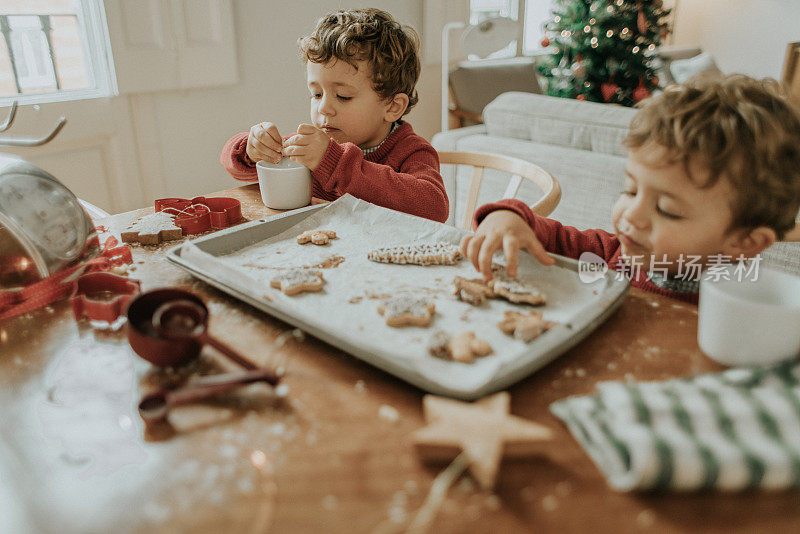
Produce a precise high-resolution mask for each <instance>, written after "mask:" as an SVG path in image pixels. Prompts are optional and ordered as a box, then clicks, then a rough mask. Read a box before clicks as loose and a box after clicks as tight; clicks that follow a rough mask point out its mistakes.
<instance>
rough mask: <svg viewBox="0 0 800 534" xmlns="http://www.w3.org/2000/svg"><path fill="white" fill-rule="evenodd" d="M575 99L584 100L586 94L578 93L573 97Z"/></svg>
mask: <svg viewBox="0 0 800 534" xmlns="http://www.w3.org/2000/svg"><path fill="white" fill-rule="evenodd" d="M575 99H576V100H586V95H578V96H576V97H575Z"/></svg>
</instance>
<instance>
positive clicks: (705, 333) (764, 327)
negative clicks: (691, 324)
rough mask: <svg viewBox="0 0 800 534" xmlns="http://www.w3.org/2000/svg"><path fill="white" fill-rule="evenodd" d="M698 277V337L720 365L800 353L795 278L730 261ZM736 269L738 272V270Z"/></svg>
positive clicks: (798, 280) (799, 285)
mask: <svg viewBox="0 0 800 534" xmlns="http://www.w3.org/2000/svg"><path fill="white" fill-rule="evenodd" d="M718 272H719V273H721V274H724V275H725V276H724V277H718V276H716V275H715V274H714V275H712V273H710V272H706V273H704V274H703V278H702V279H701V281H700V303H699V311H698V314H699V321H698V327H697V342H698V343H699V345H700V349H701V350H702V351H703V352H704V353H705V354H706V355H707V356H708V357H710V358H711V359H713V360H715V361H717V362H719V363H722V364H724V365H733V366H747V365H769V364H773V363H777V362H779V361H781V360H785V359H788V358H792V357H796V356H798V355H800V277H797V276H793V275H791V274H788V273H784V272H781V271H776V270H773V269H769V268H765V267H759V268H758V269H754V270H753V272H752V273H750V274H749V275H747V276H743V277H742V276H740V275H741V271H738V272H737V271H736V267H735V265H729V266H726V267H725V269H724V270H721V271H718ZM737 273H738V274H737Z"/></svg>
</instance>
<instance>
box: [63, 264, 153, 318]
mask: <svg viewBox="0 0 800 534" xmlns="http://www.w3.org/2000/svg"><path fill="white" fill-rule="evenodd" d="M76 282H77V283H76V284H75V289H74V290H73V292H72V296H71V297H70V302H71V304H72V312H73V314H74V315H75V320H76V321H80V320H81V319H82V318H84V317H86V318H88V319H90V320H93V321H105V322H107V323H113V322H114V321H116V320H117V319H118V318H119V317H120V316H121V315H122V314H123V313H124V312H125V309H126V308H127V307H128V303H129V302H130V301H131V299H133V297H135V296H136V295H137V294H139V292H140V291H141V282H139V280H134V279H131V278H126V277H124V276H118V275H116V274H112V273H105V272H100V273H89V274H84V275H81V276H79V277H78V279H77V281H76Z"/></svg>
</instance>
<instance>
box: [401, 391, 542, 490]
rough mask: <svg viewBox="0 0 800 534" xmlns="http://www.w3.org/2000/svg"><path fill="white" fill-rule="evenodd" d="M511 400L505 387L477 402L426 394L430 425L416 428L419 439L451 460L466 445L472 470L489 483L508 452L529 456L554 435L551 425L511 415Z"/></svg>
mask: <svg viewBox="0 0 800 534" xmlns="http://www.w3.org/2000/svg"><path fill="white" fill-rule="evenodd" d="M510 402H511V396H510V395H509V394H508V392H506V391H501V392H500V393H495V394H494V395H492V396H490V397H484V398H483V399H481V400H479V401H475V402H473V403H469V402H460V401H455V400H452V399H446V398H444V397H436V396H434V395H425V397H424V398H423V399H422V406H423V412H424V415H425V421H426V422H427V423H428V426H426V427H424V428H421V429H419V430H417V431H416V432H415V433H414V435H413V438H412V439H413V440H414V445H415V446H416V448H417V451H418V452H419V453H420V454H421V455H422V456H424V457H425V458H427V459H431V460H446V461H449V460H452V459H453V458H455V457H456V456H457V455H458V454H459V453H460V452H461V451H463V452H464V453H465V454H466V455H467V457H468V459H469V470H470V472H471V473H472V474H473V476H474V477H475V479H476V480H477V481H478V482H479V483H480V485H481V486H482V487H484V488H486V489H489V488H491V487H492V486H494V482H495V479H496V478H497V471H498V468H499V466H500V460H501V459H502V458H503V456H504V455H505V456H511V457H525V456H530V455H532V454H535V453H537V452H541V450H542V446H541V444H539V442H541V441H543V440H549V439H551V438H552V432H551V431H550V429H548V428H547V427H544V426H542V425H539V424H537V423H534V422H532V421H527V420H525V419H522V418H520V417H515V416H513V415H510V414H509V407H510Z"/></svg>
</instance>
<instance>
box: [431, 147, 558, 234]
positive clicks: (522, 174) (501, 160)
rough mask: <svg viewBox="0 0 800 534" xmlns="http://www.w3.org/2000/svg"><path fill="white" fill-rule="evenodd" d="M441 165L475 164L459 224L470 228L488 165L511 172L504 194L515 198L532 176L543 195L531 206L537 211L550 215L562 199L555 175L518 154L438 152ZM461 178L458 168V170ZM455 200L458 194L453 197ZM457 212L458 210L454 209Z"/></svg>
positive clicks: (531, 179)
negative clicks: (521, 186) (522, 185)
mask: <svg viewBox="0 0 800 534" xmlns="http://www.w3.org/2000/svg"><path fill="white" fill-rule="evenodd" d="M439 163H440V164H441V165H467V166H470V167H472V169H473V170H472V175H471V179H470V184H469V194H468V196H467V205H466V207H465V209H464V215H463V218H462V220H461V224H460V225H458V226H459V228H461V229H463V230H469V229H470V226H471V224H472V216H473V214H474V213H475V208H476V207H477V206H476V205H477V203H478V193H479V192H480V189H481V183H482V181H483V172H484V170H485V169H495V170H498V171H503V172H507V173H509V174H511V178H510V179H509V182H508V186H507V187H506V190H505V192H504V193H503V198H514V197H515V196H516V194H517V192H518V191H519V188H520V185H521V184H522V180H523V179H525V180H530V181H531V182H533V183H534V184H536V185H537V186H538V187H539V188H540V189H541V190H542V192H543V195H542V197H541V198H540V199H539V200H538V201H537V202H536V203H535V204H533V205H532V206H531V209H532V210H533V212H534V213H536V214H537V215H542V216H547V215H550V214H551V213H552V212H553V210H554V209H556V206H558V203H559V201H560V200H561V186H560V185H559V184H558V181H557V180H556V179H555V178H553V176H552V175H551V174H550V173H549V172H547V171H545V170H544V169H542V168H541V167H539V166H538V165H536V164H534V163H531V162H529V161H525V160H522V159H519V158H513V157H510V156H502V155H500V154H487V153H482V152H439ZM455 175H456V180H458V172H456V173H455ZM453 201H455V198H454V199H453ZM453 212H454V213H455V210H454V211H453Z"/></svg>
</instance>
